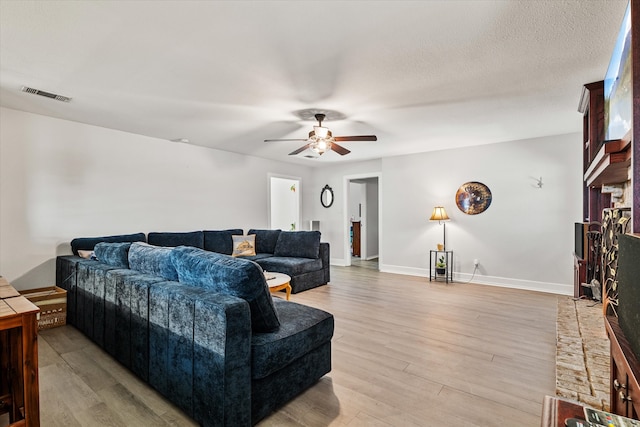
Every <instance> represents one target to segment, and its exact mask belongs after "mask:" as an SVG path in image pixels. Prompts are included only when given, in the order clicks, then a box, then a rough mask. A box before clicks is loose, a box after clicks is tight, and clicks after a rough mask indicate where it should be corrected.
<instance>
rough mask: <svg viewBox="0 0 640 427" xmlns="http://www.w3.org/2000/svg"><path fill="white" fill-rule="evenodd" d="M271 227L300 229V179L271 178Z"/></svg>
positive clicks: (273, 176) (287, 229)
mask: <svg viewBox="0 0 640 427" xmlns="http://www.w3.org/2000/svg"><path fill="white" fill-rule="evenodd" d="M269 227H270V228H271V229H272V230H276V229H280V230H286V231H296V230H299V229H300V178H294V177H283V176H276V175H270V176H269Z"/></svg>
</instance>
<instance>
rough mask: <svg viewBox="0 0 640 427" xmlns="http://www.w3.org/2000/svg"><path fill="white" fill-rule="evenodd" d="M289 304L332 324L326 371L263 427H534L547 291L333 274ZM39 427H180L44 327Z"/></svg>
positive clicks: (96, 359) (93, 349)
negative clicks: (312, 310) (322, 314)
mask: <svg viewBox="0 0 640 427" xmlns="http://www.w3.org/2000/svg"><path fill="white" fill-rule="evenodd" d="M331 277H332V281H331V284H330V285H329V286H323V287H320V288H316V289H313V290H310V291H307V292H303V293H300V294H295V295H292V297H291V300H292V301H295V302H299V303H302V304H306V305H310V306H314V307H318V308H321V309H323V310H326V311H328V312H331V313H333V314H334V316H335V321H336V330H335V335H334V339H333V369H332V371H331V372H330V373H329V374H328V375H326V376H325V377H324V378H322V379H321V380H320V381H319V382H318V383H317V384H316V385H315V386H314V387H312V388H311V389H309V390H307V391H306V392H305V393H303V394H302V395H300V396H299V397H297V398H296V399H294V400H293V401H291V402H289V403H288V404H287V405H285V406H284V407H282V408H281V409H280V410H279V411H278V412H276V413H274V414H272V415H271V416H270V417H268V418H267V419H265V420H263V421H262V422H261V423H260V425H261V426H329V425H332V426H347V425H348V426H441V425H450V426H451V425H455V426H482V427H486V426H505V425H508V426H538V425H539V424H540V412H541V407H542V406H541V405H542V398H543V396H544V395H545V394H555V353H556V310H557V297H556V296H555V295H550V294H544V293H537V292H529V291H522V290H515V289H505V288H497V287H491V286H481V285H472V284H462V283H454V284H448V285H447V284H445V283H443V282H431V283H430V282H429V281H428V279H426V278H419V277H411V276H401V275H394V274H387V273H380V272H378V271H375V270H374V269H371V268H368V266H366V265H364V266H362V265H361V266H352V267H332V269H331ZM39 346H40V350H39V353H40V354H39V355H40V399H41V418H42V426H43V427H46V426H152V425H153V426H164V425H175V426H188V425H194V423H193V421H192V420H190V419H189V418H188V417H186V416H185V415H184V414H183V413H182V412H180V410H178V409H177V408H176V407H175V406H173V405H172V404H170V403H169V402H168V401H167V400H165V399H164V398H162V397H161V396H160V395H159V394H157V393H156V392H155V391H154V390H152V389H151V388H150V387H148V386H146V385H145V384H144V383H143V382H142V381H140V380H138V379H137V378H136V377H135V376H134V375H133V374H131V373H130V372H129V371H127V370H126V369H125V368H123V367H122V366H120V365H119V364H118V363H117V362H116V361H114V360H113V359H112V358H111V357H109V356H108V355H107V354H106V353H104V352H103V351H102V350H101V349H100V348H98V347H97V346H96V345H94V344H93V343H92V342H91V341H89V340H88V339H87V338H85V337H84V336H83V335H82V334H81V333H80V332H78V331H77V330H76V329H74V328H73V327H71V326H65V327H61V328H55V329H50V330H45V331H41V333H40V339H39Z"/></svg>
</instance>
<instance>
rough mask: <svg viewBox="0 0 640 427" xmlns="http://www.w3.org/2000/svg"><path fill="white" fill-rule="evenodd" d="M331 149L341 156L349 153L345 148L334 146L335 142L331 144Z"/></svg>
mask: <svg viewBox="0 0 640 427" xmlns="http://www.w3.org/2000/svg"><path fill="white" fill-rule="evenodd" d="M331 149H332V150H333V151H335V152H336V153H338V154H340V155H341V156H344V155H345V154H349V153H350V152H351V151H350V150H347V149H346V148H344V147H343V146H341V145H338V144H336V143H335V142H333V143H331Z"/></svg>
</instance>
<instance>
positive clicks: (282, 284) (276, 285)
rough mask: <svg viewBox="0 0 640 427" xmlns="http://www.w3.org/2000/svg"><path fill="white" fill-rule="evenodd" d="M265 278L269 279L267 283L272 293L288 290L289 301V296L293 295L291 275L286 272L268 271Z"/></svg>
mask: <svg viewBox="0 0 640 427" xmlns="http://www.w3.org/2000/svg"><path fill="white" fill-rule="evenodd" d="M264 277H265V279H267V285H269V291H270V292H271V293H274V292H278V291H281V290H283V289H284V290H286V291H287V301H289V297H290V296H291V277H290V276H288V275H286V274H284V273H272V272H270V271H269V272H266V271H265V273H264Z"/></svg>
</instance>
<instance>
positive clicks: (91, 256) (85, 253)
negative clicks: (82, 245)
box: [78, 249, 96, 259]
mask: <svg viewBox="0 0 640 427" xmlns="http://www.w3.org/2000/svg"><path fill="white" fill-rule="evenodd" d="M78 256H79V257H81V258H84V259H96V254H95V252H93V251H83V250H82V249H80V250H78Z"/></svg>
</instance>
